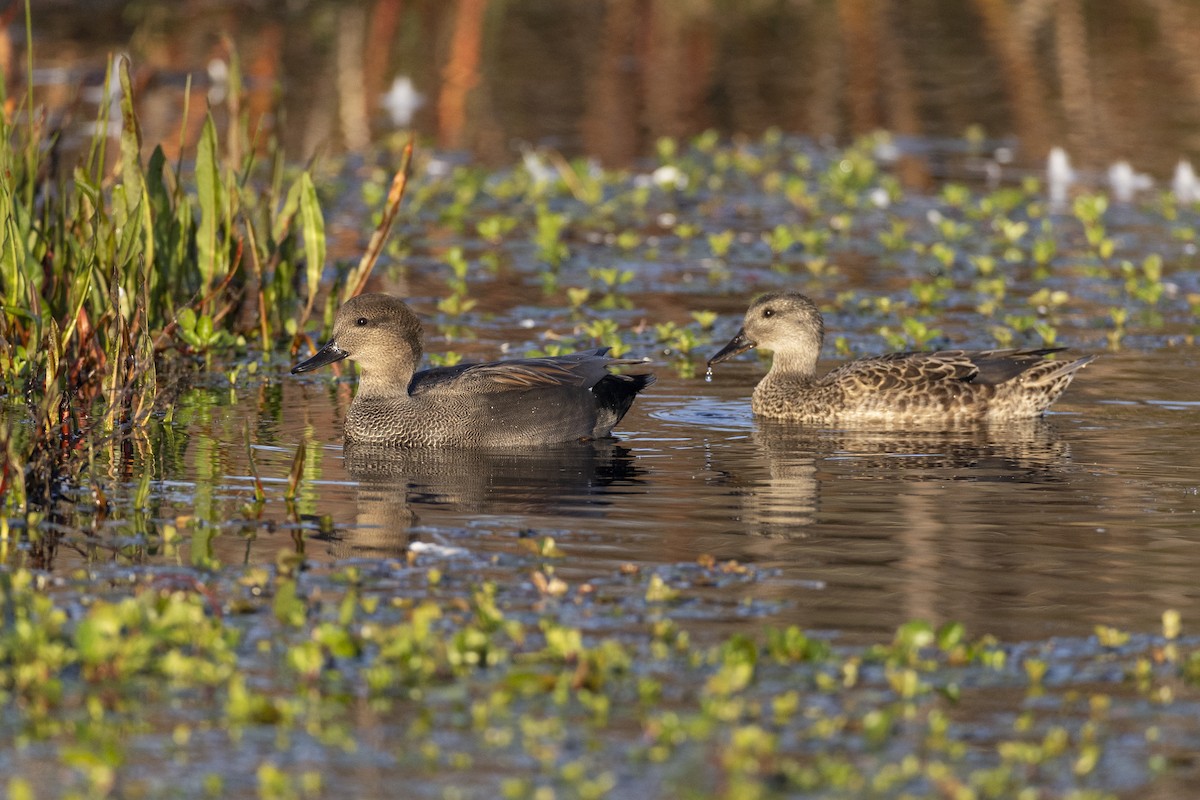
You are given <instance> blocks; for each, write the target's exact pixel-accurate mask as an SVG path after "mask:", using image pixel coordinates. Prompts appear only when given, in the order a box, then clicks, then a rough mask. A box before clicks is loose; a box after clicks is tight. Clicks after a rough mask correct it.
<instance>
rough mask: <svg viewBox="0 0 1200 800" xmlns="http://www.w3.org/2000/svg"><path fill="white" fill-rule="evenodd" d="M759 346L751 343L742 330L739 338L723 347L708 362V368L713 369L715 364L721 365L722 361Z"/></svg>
mask: <svg viewBox="0 0 1200 800" xmlns="http://www.w3.org/2000/svg"><path fill="white" fill-rule="evenodd" d="M757 345H758V342H752V341H750V339H748V338H747V337H746V332H745V331H744V330H740V331H738V332H737V336H734V337H733V338H732V339H730V340H729V344H727V345H725V346H724V347H722V348H721V350H720V352H718V353H717V354H716V355H715V356H713V357H712V358H710V359H709V360H708V366H710V367H711V366H712V365H713V364H719V363H721V362H722V361H724V360H726V359H728V358H733V357H734V356H736V355H737V354H738V353H744V352H746V351H747V350H749V349H751V348H753V347H756V346H757Z"/></svg>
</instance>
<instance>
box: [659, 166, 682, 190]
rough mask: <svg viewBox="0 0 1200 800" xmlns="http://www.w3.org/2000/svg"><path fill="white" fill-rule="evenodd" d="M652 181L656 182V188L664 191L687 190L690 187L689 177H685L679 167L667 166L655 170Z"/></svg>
mask: <svg viewBox="0 0 1200 800" xmlns="http://www.w3.org/2000/svg"><path fill="white" fill-rule="evenodd" d="M650 180H652V181H654V185H655V186H659V187H662V188H663V189H686V188H687V185H688V177H687V175H684V174H683V172H682V171H681V170H680V169H679V167H676V166H672V165H671V164H666V165H664V166H661V167H659V168H658V169H656V170H654V172H653V173H652V174H651V175H650Z"/></svg>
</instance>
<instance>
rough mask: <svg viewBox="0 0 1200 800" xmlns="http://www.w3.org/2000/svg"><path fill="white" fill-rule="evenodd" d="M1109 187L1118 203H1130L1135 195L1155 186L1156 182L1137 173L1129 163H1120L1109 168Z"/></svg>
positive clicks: (1147, 176)
mask: <svg viewBox="0 0 1200 800" xmlns="http://www.w3.org/2000/svg"><path fill="white" fill-rule="evenodd" d="M1108 185H1109V187H1110V188H1112V193H1113V197H1115V198H1116V199H1117V201H1118V202H1121V203H1128V202H1130V201H1132V200H1133V197H1134V195H1135V194H1137V193H1138V192H1140V191H1144V190H1146V189H1149V188H1150V187H1151V186H1153V185H1154V181H1153V180H1152V179H1151V178H1150V176H1149V175H1146V174H1144V173H1141V172H1137V171H1135V170H1134V168H1133V166H1132V165H1131V164H1130V163H1129V162H1128V161H1118V162H1117V163H1115V164H1113V165H1112V166H1111V167H1109V168H1108Z"/></svg>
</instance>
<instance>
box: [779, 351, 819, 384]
mask: <svg viewBox="0 0 1200 800" xmlns="http://www.w3.org/2000/svg"><path fill="white" fill-rule="evenodd" d="M819 349H820V348H819V347H818V348H817V349H813V348H788V349H783V350H776V351H775V354H774V356H773V358H772V359H771V371H770V372H769V373H767V377H768V378H771V379H772V380H786V381H797V382H801V383H809V382H812V381H814V380H816V378H817V355H818V352H819Z"/></svg>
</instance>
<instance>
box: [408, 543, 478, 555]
mask: <svg viewBox="0 0 1200 800" xmlns="http://www.w3.org/2000/svg"><path fill="white" fill-rule="evenodd" d="M408 549H409V550H411V551H412V552H414V553H417V554H418V555H426V556H438V557H440V558H450V557H451V556H465V555H467V551H466V550H465V549H463V548H461V547H449V546H447V545H444V544H434V543H433V542H412V543H411V544H409V546H408Z"/></svg>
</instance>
